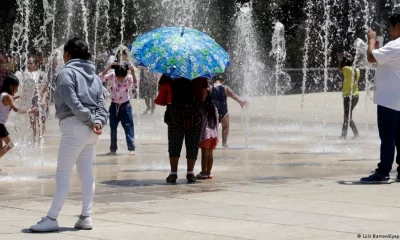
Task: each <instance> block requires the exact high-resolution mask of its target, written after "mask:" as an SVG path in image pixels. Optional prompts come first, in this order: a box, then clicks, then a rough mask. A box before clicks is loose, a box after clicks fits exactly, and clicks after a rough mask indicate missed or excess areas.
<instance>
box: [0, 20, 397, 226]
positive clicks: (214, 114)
mask: <svg viewBox="0 0 400 240" xmlns="http://www.w3.org/2000/svg"><path fill="white" fill-rule="evenodd" d="M390 36H391V38H392V41H390V42H389V43H388V44H387V45H385V46H384V47H382V48H378V47H377V44H376V42H377V40H376V39H377V37H376V33H375V32H374V31H372V30H370V31H369V33H368V40H369V48H368V60H369V61H370V62H373V63H377V64H378V67H377V70H376V89H375V100H374V102H375V103H376V104H377V105H378V128H379V135H380V138H381V158H380V160H381V161H380V163H379V164H378V168H377V169H376V171H375V172H374V173H373V174H372V175H371V176H369V177H365V178H362V179H361V180H360V181H361V182H362V183H369V184H371V183H388V182H389V179H390V177H389V173H390V171H391V168H392V164H393V161H394V154H395V150H396V148H397V150H399V149H400V141H399V139H400V127H399V126H400V95H399V94H398V93H399V91H400V69H399V68H400V15H394V16H392V17H391V18H390ZM127 56H128V51H127V50H120V51H118V52H117V54H116V59H115V61H113V63H112V64H110V66H109V67H107V68H106V69H105V70H104V71H103V72H102V73H100V74H99V75H97V74H96V71H95V65H94V64H93V63H92V62H91V61H90V59H91V54H90V53H89V48H88V45H87V43H86V42H85V41H83V40H81V39H79V38H74V39H70V40H69V41H68V42H67V43H66V44H65V46H64V55H63V59H64V62H65V66H64V68H63V69H62V70H61V71H60V72H59V73H58V76H57V84H56V88H55V92H54V101H55V108H56V117H57V118H58V119H59V120H60V130H61V142H60V147H59V152H58V162H57V171H56V192H55V195H54V198H53V202H52V205H51V208H50V210H49V212H48V214H47V216H46V217H45V218H43V219H42V220H41V221H39V222H38V223H37V224H35V225H33V226H31V228H30V230H31V231H34V232H51V231H57V230H58V229H59V226H58V222H57V218H58V215H59V213H60V211H61V209H62V206H63V204H64V202H65V200H66V198H67V196H68V192H69V188H70V178H71V173H72V169H73V167H74V166H75V165H76V166H77V170H78V173H79V176H80V180H81V183H82V205H83V206H82V212H81V215H80V217H79V219H78V221H77V222H76V224H75V228H77V229H86V230H89V229H92V227H93V224H92V219H91V217H90V216H91V209H92V205H93V197H94V191H95V180H94V176H93V172H92V164H93V161H94V158H95V146H96V144H97V141H98V136H99V135H101V134H102V133H103V128H104V126H105V125H106V124H107V122H109V124H110V129H111V133H110V134H111V145H110V152H109V154H110V155H114V154H115V153H116V151H117V149H118V146H117V127H118V124H119V122H121V124H122V126H123V128H124V131H125V136H126V141H127V146H128V150H129V152H130V154H131V155H134V154H135V144H134V121H133V114H132V107H131V105H130V97H131V94H132V93H133V92H134V91H135V90H136V89H137V87H138V84H139V83H138V80H137V79H136V72H135V71H136V70H135V67H134V66H133V65H132V63H131V62H130V61H129V59H128V57H127ZM353 65H354V64H353V59H352V57H351V55H350V54H348V53H345V54H344V58H343V61H342V62H341V64H340V66H339V71H341V72H343V75H344V82H343V91H342V92H343V93H342V96H343V103H344V123H343V128H342V135H341V138H346V136H347V129H348V125H349V124H348V123H350V127H351V128H352V130H353V133H354V136H355V137H358V136H359V132H358V130H357V127H356V125H355V123H354V121H353V119H352V112H353V110H354V107H355V106H356V105H357V102H358V99H359V93H358V81H359V79H360V70H359V69H356V68H354V67H353ZM38 71H39V69H38V60H37V59H36V58H35V57H30V58H29V60H28V68H27V72H28V74H33V75H38V76H42V77H43V74H41V73H38ZM144 74H145V75H146V74H147V75H148V77H146V78H147V79H151V78H153V80H154V78H155V76H154V75H153V76H150V73H149V72H148V71H146V70H145V73H144ZM30 79H33V80H34V82H35V83H36V85H38V86H39V87H36V88H34V93H33V96H32V105H31V106H29V107H28V108H23V107H18V106H17V104H16V100H17V99H18V98H19V96H18V95H17V93H18V91H19V86H20V80H19V79H18V77H16V76H15V75H12V74H11V75H8V76H7V77H5V80H4V83H3V84H2V87H1V89H0V94H1V95H0V138H1V141H0V142H1V145H0V157H1V156H4V154H6V153H7V152H8V151H10V149H12V147H13V144H12V140H11V138H10V136H9V133H8V131H7V128H6V126H5V124H6V122H7V119H8V116H9V113H10V111H11V110H14V111H16V112H18V113H22V114H23V113H28V114H30V119H31V124H32V129H33V132H34V136H35V135H36V134H37V130H36V125H37V123H38V122H39V123H40V122H41V123H42V124H43V125H44V123H45V117H46V115H47V111H48V96H47V92H48V88H47V87H46V86H45V85H46V84H43V83H42V82H43V79H41V78H40V77H32V76H31V77H30ZM209 80H210V79H208V78H205V77H198V78H196V79H194V80H189V79H186V78H177V79H171V78H170V77H169V76H167V75H162V76H160V78H159V80H158V94H157V91H156V92H153V90H149V91H148V92H149V93H148V96H147V97H148V99H149V100H148V101H149V102H153V101H154V103H155V104H158V105H162V106H166V111H165V115H164V121H165V123H166V124H167V127H168V152H169V160H170V167H171V171H170V173H169V175H168V177H167V178H166V182H167V183H170V184H173V183H176V181H177V179H178V163H179V159H180V157H181V150H182V147H183V142H184V141H185V147H186V159H187V171H186V179H187V181H188V183H194V182H196V181H197V180H198V179H201V180H207V179H211V178H213V175H212V167H213V151H214V149H215V148H216V146H217V144H218V142H219V140H218V135H219V134H218V125H219V124H220V123H221V124H222V145H223V146H224V147H228V144H227V139H228V135H229V113H228V106H227V98H228V97H231V98H233V99H234V100H235V101H237V102H238V103H239V104H240V105H241V107H244V106H246V105H247V104H248V103H247V102H246V101H243V100H241V99H240V98H239V97H238V96H237V95H236V94H235V93H234V92H233V91H232V90H231V89H230V88H229V87H228V86H226V85H225V84H224V78H223V77H222V76H220V75H217V76H216V77H214V78H213V79H212V83H210V82H209ZM104 83H105V84H106V86H107V88H108V90H109V91H110V94H111V105H110V107H109V108H108V110H107V107H106V101H105V95H104V90H103V84H104ZM24 84H27V83H24ZM152 84H153V83H150V84H149V86H150V87H149V88H151V89H156V87H155V86H154V84H153V85H152ZM23 94H26V95H28V94H29V93H25V92H23ZM156 95H157V96H156ZM35 96H39V97H37V98H36V97H35ZM21 97H24V96H23V95H21ZM153 99H154V100H153ZM149 112H150V113H153V112H154V108H153V106H152V105H151V104H149V105H147V109H146V111H145V113H146V114H147V113H149ZM40 116H41V117H42V118H41V119H40ZM40 134H42V133H39V135H40ZM199 149H201V172H200V173H198V174H197V175H196V174H195V173H194V167H195V164H196V161H197V158H198V153H199ZM397 163H398V164H400V157H399V154H398V156H397ZM397 170H398V171H399V172H400V167H399V168H398V169H397ZM396 180H397V181H400V174H398V175H397V178H396Z"/></svg>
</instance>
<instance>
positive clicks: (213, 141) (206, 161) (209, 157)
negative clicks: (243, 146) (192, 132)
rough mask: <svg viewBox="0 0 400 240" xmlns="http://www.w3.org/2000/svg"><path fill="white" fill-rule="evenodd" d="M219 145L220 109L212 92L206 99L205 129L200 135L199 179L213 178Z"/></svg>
mask: <svg viewBox="0 0 400 240" xmlns="http://www.w3.org/2000/svg"><path fill="white" fill-rule="evenodd" d="M217 145H218V111H217V108H216V107H215V106H214V104H213V101H212V98H211V95H210V93H208V95H207V97H206V100H205V101H204V117H203V129H202V132H201V137H200V145H199V146H200V148H201V172H200V173H199V174H198V175H197V176H196V178H197V179H203V180H204V179H212V175H211V170H212V166H213V162H214V157H213V151H214V149H215V147H216V146H217Z"/></svg>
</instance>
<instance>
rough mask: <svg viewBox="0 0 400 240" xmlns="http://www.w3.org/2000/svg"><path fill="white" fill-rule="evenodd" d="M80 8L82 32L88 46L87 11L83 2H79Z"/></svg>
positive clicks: (82, 0) (83, 0)
mask: <svg viewBox="0 0 400 240" xmlns="http://www.w3.org/2000/svg"><path fill="white" fill-rule="evenodd" d="M80 1H81V2H80V3H81V6H82V21H83V32H84V33H85V41H86V42H87V44H88V46H89V31H88V9H87V7H86V4H85V0H80Z"/></svg>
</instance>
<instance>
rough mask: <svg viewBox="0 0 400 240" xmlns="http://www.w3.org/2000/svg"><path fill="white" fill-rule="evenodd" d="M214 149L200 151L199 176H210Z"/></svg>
mask: <svg viewBox="0 0 400 240" xmlns="http://www.w3.org/2000/svg"><path fill="white" fill-rule="evenodd" d="M213 151H214V149H207V148H202V149H201V174H202V175H211V170H212V166H213V163H214V156H213Z"/></svg>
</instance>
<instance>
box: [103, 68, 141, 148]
mask: <svg viewBox="0 0 400 240" xmlns="http://www.w3.org/2000/svg"><path fill="white" fill-rule="evenodd" d="M111 69H114V71H113V72H111V73H108V72H109V71H110V70H111ZM128 70H131V72H132V74H128ZM99 77H100V79H101V80H102V81H103V82H105V83H107V86H108V90H109V91H110V94H111V106H110V110H109V113H110V128H111V146H110V152H109V153H108V155H115V154H116V152H117V150H118V146H117V139H118V138H117V129H118V124H119V122H121V124H122V127H123V128H124V131H125V137H126V143H127V145H128V150H129V152H130V155H135V142H134V141H135V131H134V123H133V115H132V106H131V103H130V101H129V100H130V90H131V89H136V88H137V80H136V77H135V72H134V69H133V68H130V67H129V66H128V65H126V64H123V65H118V64H117V63H113V64H112V65H111V66H110V67H109V68H108V69H106V70H105V71H104V72H103V73H101V74H100V75H99Z"/></svg>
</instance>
